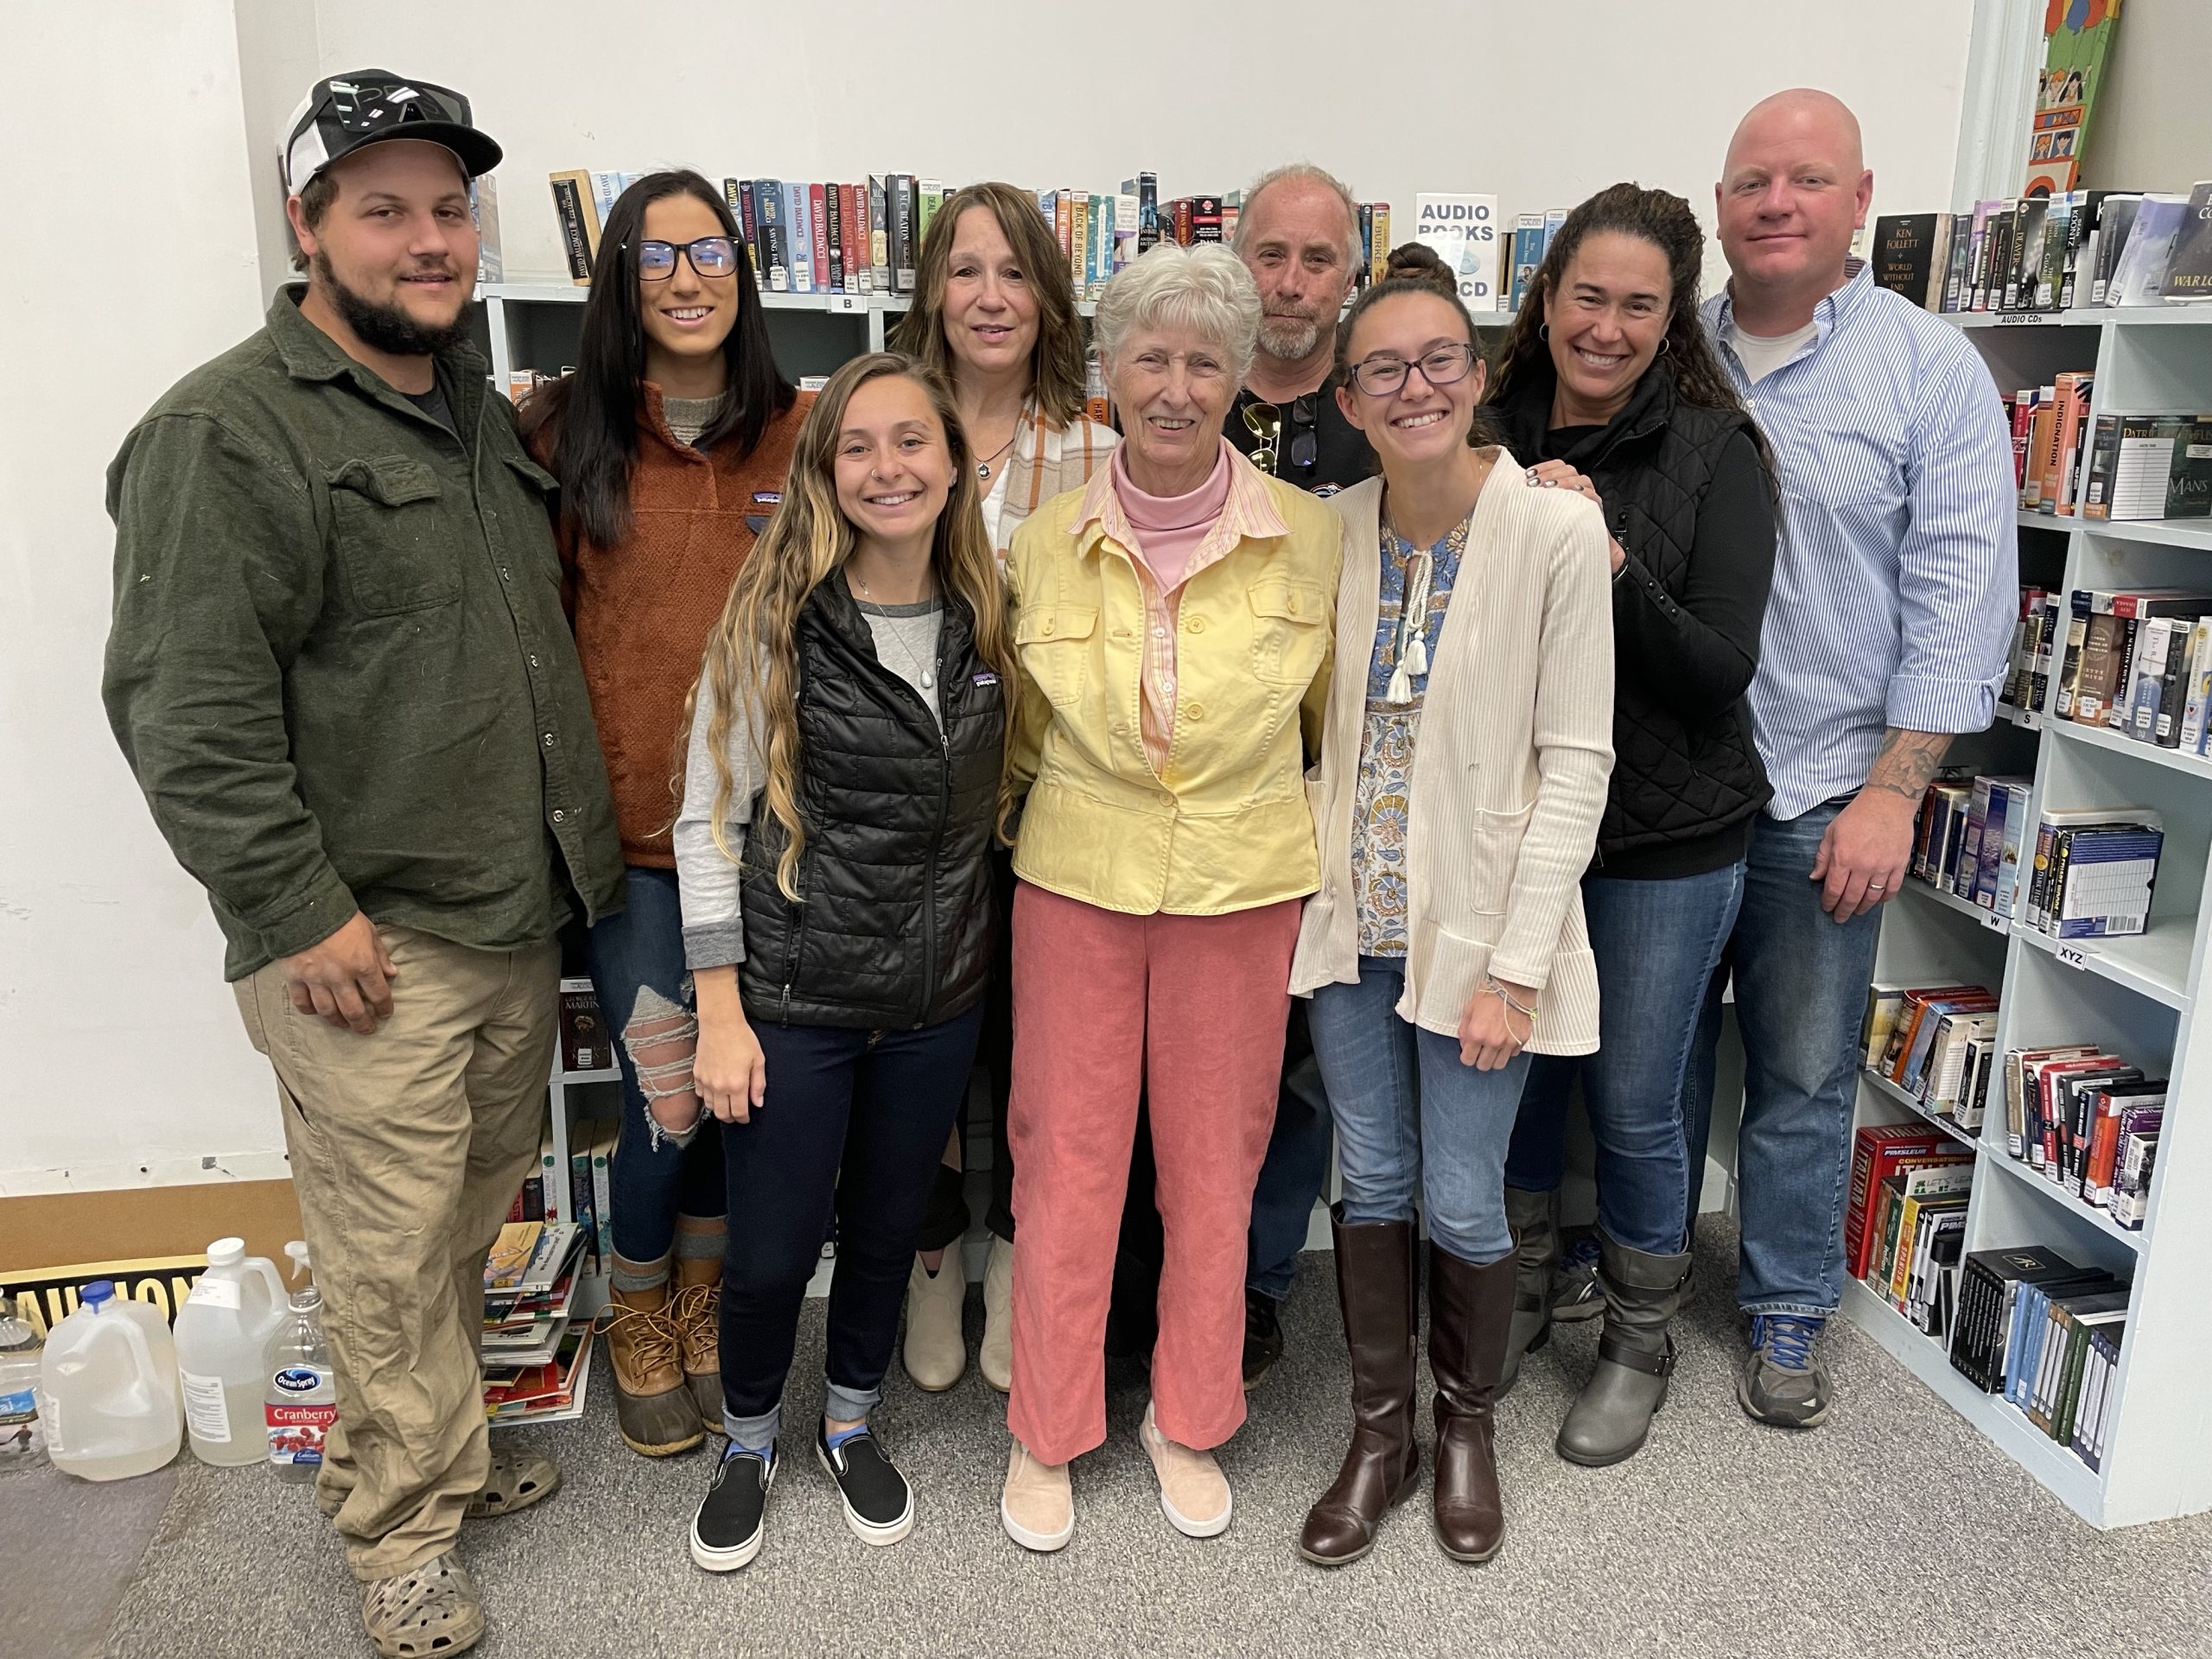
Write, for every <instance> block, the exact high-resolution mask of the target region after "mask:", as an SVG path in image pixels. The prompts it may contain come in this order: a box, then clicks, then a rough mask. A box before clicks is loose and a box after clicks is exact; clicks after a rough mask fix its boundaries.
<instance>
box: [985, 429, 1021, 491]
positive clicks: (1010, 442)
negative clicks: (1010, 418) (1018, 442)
mask: <svg viewBox="0 0 2212 1659" xmlns="http://www.w3.org/2000/svg"><path fill="white" fill-rule="evenodd" d="M1020 435H1021V423H1020V422H1019V421H1017V422H1015V423H1014V433H1013V435H1012V436H1010V437H1008V438H1007V441H1006V442H1004V443H1002V444H1001V445H999V447H998V448H995V449H994V450H992V451H991V453H990V454H988V455H986V456H984V457H983V459H982V460H981V461H977V462H976V477H978V478H980V479H982V480H985V481H986V482H988V480H989V479H990V476H991V463H992V462H993V461H996V460H997V459H998V458H999V457H1000V456H1001V455H1002V454H1006V452H1007V450H1009V449H1011V448H1014V438H1018V437H1020Z"/></svg>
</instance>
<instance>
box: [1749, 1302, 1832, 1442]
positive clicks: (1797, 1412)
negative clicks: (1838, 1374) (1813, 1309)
mask: <svg viewBox="0 0 2212 1659" xmlns="http://www.w3.org/2000/svg"><path fill="white" fill-rule="evenodd" d="M1826 1328H1827V1320H1826V1319H1809V1318H1805V1317H1802V1316H1801V1315H1797V1314H1793V1313H1756V1314H1753V1315H1752V1316H1751V1357H1750V1358H1748V1359H1747V1360H1745V1362H1744V1373H1743V1375H1742V1376H1739V1377H1738V1378H1737V1379H1736V1403H1737V1404H1738V1405H1740V1406H1741V1407H1743V1408H1744V1410H1745V1412H1746V1413H1747V1414H1750V1415H1751V1416H1752V1417H1755V1418H1757V1419H1758V1421H1760V1422H1763V1423H1772V1424H1774V1425H1775V1426H1776V1427H1777V1428H1813V1427H1818V1426H1819V1425H1820V1424H1821V1423H1822V1422H1823V1421H1826V1420H1827V1414H1828V1374H1827V1370H1825V1369H1824V1368H1823V1367H1822V1366H1821V1363H1820V1361H1818V1360H1816V1359H1815V1358H1814V1357H1813V1344H1814V1343H1815V1341H1817V1340H1818V1339H1819V1338H1820V1334H1821V1331H1823V1330H1824V1329H1826Z"/></svg>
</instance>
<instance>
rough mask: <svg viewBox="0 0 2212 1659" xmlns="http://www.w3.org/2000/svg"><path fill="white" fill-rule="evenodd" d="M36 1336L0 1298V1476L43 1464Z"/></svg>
mask: <svg viewBox="0 0 2212 1659" xmlns="http://www.w3.org/2000/svg"><path fill="white" fill-rule="evenodd" d="M44 1346H45V1344H42V1343H41V1342H40V1341H39V1338H38V1332H35V1331H34V1330H32V1329H31V1328H30V1326H29V1325H25V1324H24V1323H23V1322H22V1320H21V1319H17V1318H16V1315H15V1305H14V1304H13V1303H11V1302H10V1301H9V1300H8V1299H7V1297H6V1296H5V1295H4V1294H0V1474H4V1473H5V1472H7V1471H9V1470H10V1469H30V1468H35V1467H36V1466H37V1465H40V1464H42V1463H44V1462H45V1461H46V1431H45V1430H44V1429H42V1428H41V1427H39V1422H38V1381H39V1376H40V1374H41V1371H42V1370H44V1369H45V1364H44V1361H43V1360H42V1359H41V1357H40V1350H41V1348H43V1347H44Z"/></svg>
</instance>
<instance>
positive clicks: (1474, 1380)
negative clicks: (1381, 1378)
mask: <svg viewBox="0 0 2212 1659" xmlns="http://www.w3.org/2000/svg"><path fill="white" fill-rule="evenodd" d="M1517 1267H1518V1263H1517V1262H1516V1258H1515V1257H1514V1256H1513V1255H1506V1256H1505V1257H1503V1259H1502V1260H1499V1261H1497V1262H1491V1263H1489V1264H1488V1265H1486V1266H1484V1267H1479V1268H1478V1267H1475V1266H1472V1265H1471V1264H1470V1263H1468V1262H1462V1261H1461V1260H1459V1257H1458V1256H1456V1255H1452V1253H1451V1252H1450V1251H1449V1250H1446V1249H1444V1248H1443V1247H1442V1246H1441V1245H1440V1244H1438V1243H1435V1242H1434V1241H1433V1240H1432V1241H1431V1242H1430V1243H1429V1247H1428V1368H1429V1370H1431V1371H1433V1373H1434V1374H1435V1376H1436V1535H1437V1538H1438V1541H1440V1542H1441V1543H1442V1544H1443V1546H1444V1553H1445V1554H1447V1555H1449V1556H1451V1557H1452V1560H1459V1561H1486V1560H1490V1558H1491V1556H1493V1555H1495V1554H1497V1551H1498V1547H1499V1546H1500V1545H1501V1544H1503V1542H1504V1541H1505V1508H1504V1504H1503V1500H1502V1499H1501V1498H1500V1497H1499V1495H1498V1490H1497V1455H1496V1453H1495V1452H1494V1451H1493V1449H1492V1445H1491V1428H1492V1419H1491V1414H1492V1410H1493V1408H1494V1406H1495V1404H1496V1402H1497V1378H1498V1373H1499V1371H1500V1370H1502V1369H1503V1367H1504V1364H1505V1344H1506V1336H1507V1332H1508V1331H1509V1329H1510V1326H1511V1325H1512V1323H1513V1281H1514V1277H1515V1274H1516V1270H1517Z"/></svg>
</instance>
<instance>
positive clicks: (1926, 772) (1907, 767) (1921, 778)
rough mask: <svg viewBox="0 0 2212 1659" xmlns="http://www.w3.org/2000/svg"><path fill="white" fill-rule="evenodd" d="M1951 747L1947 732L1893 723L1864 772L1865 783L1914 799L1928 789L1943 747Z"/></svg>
mask: <svg viewBox="0 0 2212 1659" xmlns="http://www.w3.org/2000/svg"><path fill="white" fill-rule="evenodd" d="M1949 747H1951V739H1950V735H1949V734H1948V733H1945V732H1910V731H1906V730H1904V729H1903V728H1900V727H1896V726H1892V727H1891V728H1890V729H1889V730H1888V731H1886V732H1885V733H1883V734H1882V747H1881V752H1880V753H1878V754H1877V755H1875V757H1874V764H1873V766H1872V767H1871V768H1870V769H1869V770H1868V772H1867V773H1866V787H1867V788H1869V789H1879V790H1885V791H1888V792H1889V793H1890V794H1892V795H1901V796H1903V797H1904V798H1905V799H1906V800H1909V801H1917V800H1919V798H1921V797H1922V796H1923V794H1925V793H1926V792H1927V790H1928V785H1929V779H1933V778H1934V777H1935V776H1936V767H1938V766H1942V764H1943V751H1944V750H1946V749H1948V748H1949Z"/></svg>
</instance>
